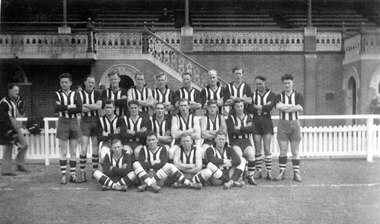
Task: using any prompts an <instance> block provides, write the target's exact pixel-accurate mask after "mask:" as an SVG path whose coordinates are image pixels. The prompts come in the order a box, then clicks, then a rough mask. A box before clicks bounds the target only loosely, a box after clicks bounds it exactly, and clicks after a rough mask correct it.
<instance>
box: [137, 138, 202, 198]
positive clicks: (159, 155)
mask: <svg viewBox="0 0 380 224" xmlns="http://www.w3.org/2000/svg"><path fill="white" fill-rule="evenodd" d="M146 143H147V145H146V146H144V147H143V148H142V149H141V151H140V156H139V160H138V161H136V162H135V163H133V169H134V170H135V173H136V175H137V176H138V177H139V178H140V182H141V183H143V184H142V185H140V186H139V187H138V188H139V191H145V190H146V189H147V188H148V187H150V188H152V189H153V191H154V192H156V193H158V192H159V191H160V189H161V186H162V185H163V182H164V181H165V180H166V178H167V177H169V176H171V177H172V178H174V179H175V180H176V181H179V182H181V183H182V184H184V185H186V186H189V187H192V188H195V189H200V187H199V185H197V184H195V183H192V182H190V181H189V180H188V179H186V178H185V176H184V175H183V174H182V173H181V171H179V170H178V169H177V167H175V166H174V165H173V164H170V163H167V162H168V152H167V150H166V148H165V147H163V146H158V145H157V143H158V138H157V134H156V133H155V132H153V131H152V132H148V134H147V139H146ZM149 176H153V177H149Z"/></svg>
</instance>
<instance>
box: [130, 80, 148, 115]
mask: <svg viewBox="0 0 380 224" xmlns="http://www.w3.org/2000/svg"><path fill="white" fill-rule="evenodd" d="M131 89H132V91H131V92H132V99H133V100H147V99H148V88H146V87H145V86H144V87H143V89H142V91H140V90H139V89H137V87H132V88H131ZM139 109H140V111H148V107H143V106H140V108H139Z"/></svg>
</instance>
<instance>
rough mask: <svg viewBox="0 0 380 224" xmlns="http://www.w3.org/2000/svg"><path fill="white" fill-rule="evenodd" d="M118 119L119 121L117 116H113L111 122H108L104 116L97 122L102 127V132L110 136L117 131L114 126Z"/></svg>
mask: <svg viewBox="0 0 380 224" xmlns="http://www.w3.org/2000/svg"><path fill="white" fill-rule="evenodd" d="M118 119H119V117H118V116H115V117H114V119H113V120H112V121H110V120H109V119H108V117H106V116H103V117H101V118H100V119H99V120H100V124H101V125H102V128H103V131H105V132H107V133H111V134H116V130H117V126H116V125H117V121H118Z"/></svg>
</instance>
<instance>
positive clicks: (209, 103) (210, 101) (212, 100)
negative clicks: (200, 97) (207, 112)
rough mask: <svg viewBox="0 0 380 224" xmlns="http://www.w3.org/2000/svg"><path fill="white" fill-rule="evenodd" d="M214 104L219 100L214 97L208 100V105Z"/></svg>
mask: <svg viewBox="0 0 380 224" xmlns="http://www.w3.org/2000/svg"><path fill="white" fill-rule="evenodd" d="M213 104H218V101H216V100H214V99H211V100H208V101H207V106H208V107H209V106H211V105H213Z"/></svg>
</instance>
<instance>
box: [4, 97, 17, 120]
mask: <svg viewBox="0 0 380 224" xmlns="http://www.w3.org/2000/svg"><path fill="white" fill-rule="evenodd" d="M1 103H6V104H8V108H9V109H8V113H7V114H8V116H9V117H14V118H15V117H17V105H16V103H15V102H14V101H13V100H11V99H10V98H8V97H4V98H3V99H2V100H1V102H0V104H1Z"/></svg>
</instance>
